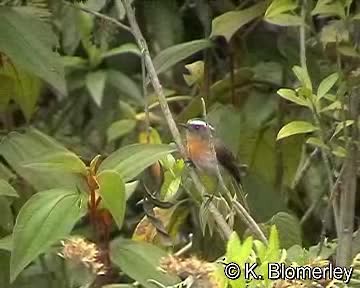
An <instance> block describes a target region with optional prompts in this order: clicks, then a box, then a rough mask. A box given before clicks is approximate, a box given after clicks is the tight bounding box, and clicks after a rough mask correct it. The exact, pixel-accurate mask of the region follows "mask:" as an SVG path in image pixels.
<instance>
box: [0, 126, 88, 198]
mask: <svg viewBox="0 0 360 288" xmlns="http://www.w3.org/2000/svg"><path fill="white" fill-rule="evenodd" d="M59 153H60V154H61V153H71V152H70V151H69V150H67V149H66V148H65V147H64V146H62V145H60V144H59V143H58V142H56V141H55V140H54V139H52V138H51V137H49V136H47V135H45V134H43V133H41V132H40V131H38V130H36V129H33V128H29V129H25V132H24V133H19V132H11V133H10V134H8V135H7V136H6V137H4V138H3V139H2V141H1V143H0V155H1V156H2V157H4V158H5V160H6V162H7V163H9V164H10V165H11V168H12V169H13V170H14V171H16V173H17V174H18V175H20V176H21V177H22V178H24V179H25V180H26V181H27V182H28V183H29V184H30V185H32V186H33V187H34V188H35V189H36V190H38V191H42V190H48V189H52V188H59V187H64V188H68V189H75V190H76V187H83V185H84V181H83V179H82V177H81V176H80V175H78V174H74V173H69V172H65V171H62V172H61V173H59V171H56V170H51V171H47V173H39V171H36V170H34V169H28V168H25V167H24V166H23V164H24V163H30V162H31V161H33V160H34V159H39V158H40V159H41V157H43V156H44V155H54V154H55V155H59Z"/></svg>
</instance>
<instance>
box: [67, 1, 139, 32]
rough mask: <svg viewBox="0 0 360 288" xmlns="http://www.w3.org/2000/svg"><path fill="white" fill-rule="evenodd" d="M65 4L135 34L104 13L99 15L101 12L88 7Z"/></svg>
mask: <svg viewBox="0 0 360 288" xmlns="http://www.w3.org/2000/svg"><path fill="white" fill-rule="evenodd" d="M64 3H65V4H66V5H69V6H71V7H73V8H75V9H78V10H81V11H83V12H86V13H89V14H91V15H93V16H95V17H98V18H101V19H104V20H107V21H109V22H111V23H113V24H115V25H116V26H118V27H120V28H121V29H123V30H126V31H128V32H130V33H131V34H133V33H132V30H131V28H130V27H129V26H126V25H125V24H123V23H121V22H120V21H118V20H116V19H115V18H113V17H110V16H107V15H105V14H102V13H99V12H96V11H93V10H90V9H88V8H86V7H83V6H80V5H76V4H73V3H70V2H66V1H64Z"/></svg>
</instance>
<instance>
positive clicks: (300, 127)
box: [276, 121, 319, 140]
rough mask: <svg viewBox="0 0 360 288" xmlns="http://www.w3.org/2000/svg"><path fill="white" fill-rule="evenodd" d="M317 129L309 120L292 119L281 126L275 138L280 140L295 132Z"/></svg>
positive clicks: (307, 131) (302, 132) (301, 132)
mask: <svg viewBox="0 0 360 288" xmlns="http://www.w3.org/2000/svg"><path fill="white" fill-rule="evenodd" d="M316 130H319V128H318V127H316V126H314V125H313V124H311V123H310V122H306V121H292V122H290V123H288V124H286V125H285V126H284V127H282V128H281V129H280V131H279V133H278V135H277V137H276V140H280V139H283V138H286V137H289V136H292V135H296V134H304V133H310V132H314V131H316Z"/></svg>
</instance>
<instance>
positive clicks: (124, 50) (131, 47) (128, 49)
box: [102, 43, 141, 58]
mask: <svg viewBox="0 0 360 288" xmlns="http://www.w3.org/2000/svg"><path fill="white" fill-rule="evenodd" d="M128 53H131V54H135V55H137V56H141V52H140V50H139V48H138V47H137V46H136V45H135V44H134V43H126V44H123V45H121V46H119V47H116V48H113V49H110V50H108V51H106V52H105V53H103V54H102V57H103V58H108V57H112V56H117V55H121V54H128Z"/></svg>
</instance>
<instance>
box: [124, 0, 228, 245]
mask: <svg viewBox="0 0 360 288" xmlns="http://www.w3.org/2000/svg"><path fill="white" fill-rule="evenodd" d="M122 2H123V5H124V7H125V10H126V15H127V17H128V20H129V24H130V27H131V30H132V34H133V35H134V37H135V40H136V42H137V44H138V46H139V48H140V50H141V52H142V54H143V57H144V60H145V66H146V69H147V71H148V75H149V79H150V82H151V84H152V86H153V88H154V90H155V92H156V94H157V95H158V99H159V103H160V107H161V110H162V111H163V113H164V116H165V119H166V122H167V124H168V126H169V129H170V132H171V134H172V136H173V138H174V141H175V143H176V145H177V147H178V149H179V152H180V154H181V155H182V157H183V158H184V159H186V158H187V155H186V149H185V147H184V145H183V143H182V139H181V136H180V132H179V130H178V128H177V126H176V123H175V120H174V118H173V116H172V114H171V111H170V108H169V106H168V104H167V101H166V98H165V94H164V91H163V89H162V86H161V83H160V81H159V78H158V76H157V73H156V70H155V67H154V64H153V62H152V60H151V57H150V53H149V49H148V46H147V43H146V41H145V39H144V37H143V35H142V33H141V31H140V28H139V25H138V23H137V21H136V18H135V14H134V11H133V9H132V7H131V4H130V3H129V1H128V0H122ZM190 176H191V178H192V179H193V182H194V184H195V187H196V189H197V190H198V191H199V193H201V194H202V195H203V194H204V193H205V188H204V186H203V185H202V184H201V182H200V180H199V177H198V176H197V174H196V173H195V171H194V170H193V169H190ZM209 211H210V213H211V214H212V216H213V218H214V220H215V221H216V223H217V225H218V227H219V228H220V230H221V231H222V234H223V236H224V238H225V239H229V237H230V235H231V233H232V230H231V228H230V227H229V225H228V224H227V223H226V221H225V219H224V217H223V216H222V215H221V214H220V212H219V211H218V210H217V208H216V207H215V205H214V204H213V203H210V204H209Z"/></svg>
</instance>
